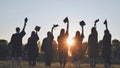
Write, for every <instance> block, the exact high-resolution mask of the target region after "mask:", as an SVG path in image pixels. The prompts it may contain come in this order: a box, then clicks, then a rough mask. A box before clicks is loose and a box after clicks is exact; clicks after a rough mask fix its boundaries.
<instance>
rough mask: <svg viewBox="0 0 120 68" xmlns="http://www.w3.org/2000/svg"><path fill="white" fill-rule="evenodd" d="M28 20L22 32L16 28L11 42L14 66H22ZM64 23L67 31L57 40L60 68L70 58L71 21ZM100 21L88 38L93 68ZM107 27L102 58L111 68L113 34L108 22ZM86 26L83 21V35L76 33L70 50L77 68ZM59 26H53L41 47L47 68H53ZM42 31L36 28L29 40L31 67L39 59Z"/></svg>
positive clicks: (66, 20)
mask: <svg viewBox="0 0 120 68" xmlns="http://www.w3.org/2000/svg"><path fill="white" fill-rule="evenodd" d="M27 20H28V19H27V18H25V24H24V27H23V29H22V31H21V32H20V28H19V27H17V28H16V33H15V34H13V35H12V37H11V41H10V48H11V59H12V63H13V64H14V63H15V61H17V63H18V65H19V64H20V60H21V56H22V38H23V37H24V35H25V34H26V33H25V27H26V23H27ZM63 21H64V23H66V24H67V28H66V31H65V29H61V30H60V35H59V36H58V38H57V42H58V54H59V63H60V68H65V65H66V63H67V58H68V44H67V42H66V41H67V39H68V37H69V19H68V17H66V18H65V19H64V20H63ZM98 21H99V19H98V20H96V21H95V24H94V27H92V29H91V34H90V35H89V38H88V56H89V61H90V66H91V68H96V58H97V55H98V32H97V29H96V23H97V22H98ZM104 24H105V25H106V29H105V31H104V37H103V40H102V45H103V46H102V56H103V59H104V62H105V67H106V68H109V67H110V65H111V34H110V33H109V30H108V28H107V20H105V21H104ZM84 25H85V22H84V21H81V22H80V26H81V27H82V33H81V34H80V31H76V33H75V37H74V38H73V40H74V44H73V45H72V47H71V48H70V51H71V54H72V58H73V61H74V64H75V67H76V68H80V60H81V59H82V57H83V51H82V46H83V45H82V42H83V38H84ZM57 26H58V25H53V27H52V29H51V31H48V32H47V37H46V38H44V39H43V42H42V45H41V52H44V58H45V66H46V67H47V68H49V67H51V61H52V57H53V40H54V35H53V29H54V28H55V27H57ZM39 30H40V27H38V26H37V27H36V28H35V31H32V33H31V37H30V38H28V42H27V47H28V59H29V65H32V66H35V65H36V58H37V57H38V52H39V48H38V45H37V41H38V40H39V37H38V34H37V32H38V31H39Z"/></svg>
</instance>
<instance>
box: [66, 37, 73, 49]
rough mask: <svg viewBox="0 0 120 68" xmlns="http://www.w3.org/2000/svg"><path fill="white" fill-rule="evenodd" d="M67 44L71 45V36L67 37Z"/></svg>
mask: <svg viewBox="0 0 120 68" xmlns="http://www.w3.org/2000/svg"><path fill="white" fill-rule="evenodd" d="M67 44H68V47H71V46H72V45H73V38H72V37H68V39H67Z"/></svg>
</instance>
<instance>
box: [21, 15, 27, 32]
mask: <svg viewBox="0 0 120 68" xmlns="http://www.w3.org/2000/svg"><path fill="white" fill-rule="evenodd" d="M27 21H28V19H27V17H26V18H25V19H24V26H23V30H22V31H25V27H26V23H27Z"/></svg>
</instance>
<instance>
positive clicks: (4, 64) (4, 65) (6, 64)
mask: <svg viewBox="0 0 120 68" xmlns="http://www.w3.org/2000/svg"><path fill="white" fill-rule="evenodd" d="M80 66H81V68H90V65H89V64H81V65H80ZM0 68H45V64H44V62H37V65H36V66H35V67H30V66H29V65H28V62H26V61H22V62H21V65H20V66H17V65H14V66H12V64H11V62H10V61H9V60H8V61H0ZM51 68H59V63H58V62H52V66H51ZM65 68H75V66H74V64H73V63H72V62H68V63H67V64H66V67H65ZM96 68H104V65H103V64H97V66H96ZM111 68H120V65H119V64H113V65H112V66H111Z"/></svg>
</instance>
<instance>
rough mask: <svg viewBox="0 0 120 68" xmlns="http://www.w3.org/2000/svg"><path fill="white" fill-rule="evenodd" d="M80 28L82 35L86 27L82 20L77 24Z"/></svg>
mask: <svg viewBox="0 0 120 68" xmlns="http://www.w3.org/2000/svg"><path fill="white" fill-rule="evenodd" d="M79 24H80V26H81V27H82V34H84V28H83V27H84V26H85V25H86V24H85V22H84V21H83V20H82V21H80V22H79Z"/></svg>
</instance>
